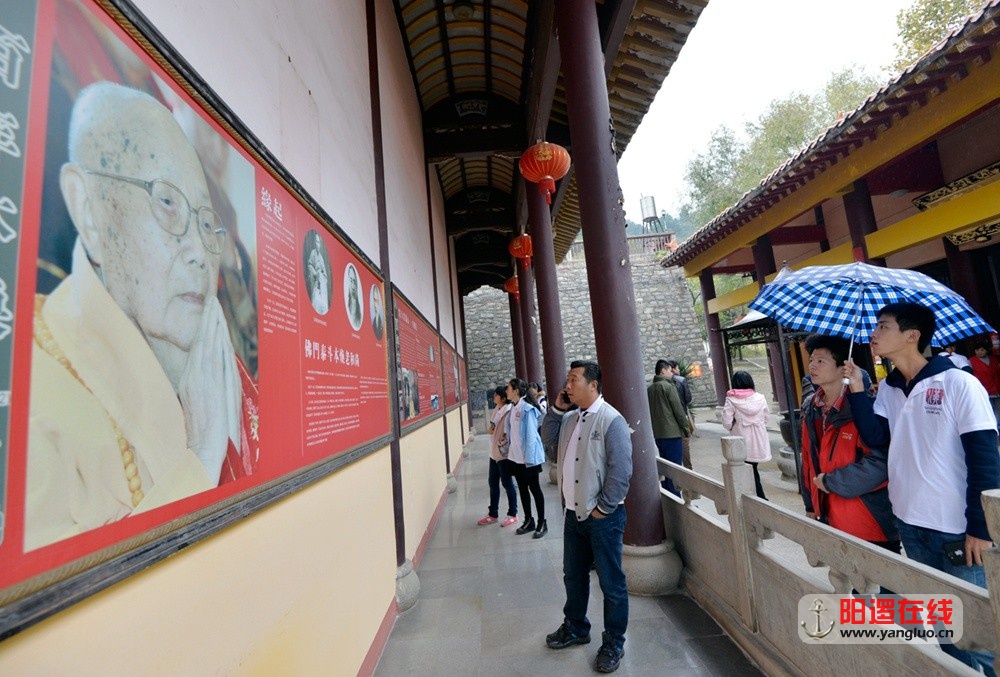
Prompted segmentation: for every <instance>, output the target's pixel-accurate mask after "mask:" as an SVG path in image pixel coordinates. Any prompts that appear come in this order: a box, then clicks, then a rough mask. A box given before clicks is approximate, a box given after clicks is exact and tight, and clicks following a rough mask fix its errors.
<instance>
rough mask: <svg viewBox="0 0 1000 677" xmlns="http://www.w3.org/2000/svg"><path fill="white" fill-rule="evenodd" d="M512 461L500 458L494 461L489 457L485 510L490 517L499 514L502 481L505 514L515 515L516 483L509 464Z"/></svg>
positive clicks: (511, 463)
mask: <svg viewBox="0 0 1000 677" xmlns="http://www.w3.org/2000/svg"><path fill="white" fill-rule="evenodd" d="M511 465H513V461H508V460H507V459H502V460H499V461H494V460H493V459H492V458H491V459H490V475H489V478H488V479H487V482H488V483H489V485H490V506H489V508H488V509H487V512H488V514H489V516H490V517H499V516H500V483H501V482H502V483H503V488H504V491H506V492H507V514H508V515H510V516H511V517H517V485H516V484H514V475H513V474H512V473H511V469H510V466H511Z"/></svg>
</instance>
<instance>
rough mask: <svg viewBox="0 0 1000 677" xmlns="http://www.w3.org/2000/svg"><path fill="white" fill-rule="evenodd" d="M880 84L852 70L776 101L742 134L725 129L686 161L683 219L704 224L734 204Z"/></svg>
mask: <svg viewBox="0 0 1000 677" xmlns="http://www.w3.org/2000/svg"><path fill="white" fill-rule="evenodd" d="M879 84H880V80H879V79H878V78H876V77H874V76H871V75H868V74H866V73H864V72H863V71H862V70H860V69H858V68H857V67H854V66H851V67H848V68H845V69H844V70H842V71H840V72H837V73H834V74H833V75H831V76H830V79H829V80H828V81H827V83H826V85H825V86H824V87H823V89H822V90H820V91H819V92H817V93H815V94H813V95H807V94H803V93H800V92H793V93H792V94H790V95H789V96H787V97H785V98H783V99H775V100H773V101H772V102H771V103H770V105H769V106H768V107H767V109H766V110H765V111H764V112H763V113H762V114H761V115H760V116H759V117H758V118H757V119H756V120H754V121H752V122H748V123H747V124H746V125H745V128H744V130H743V135H742V136H737V134H736V133H735V132H734V131H733V130H732V129H731V128H729V127H727V126H725V125H723V126H720V127H719V128H717V129H716V130H715V131H714V132H713V133H712V137H711V139H710V140H709V143H708V146H707V148H706V149H705V150H704V151H703V152H701V153H699V154H697V155H696V156H695V157H694V158H693V159H692V160H690V161H689V162H688V166H687V172H686V174H685V182H686V184H687V196H686V197H687V199H686V201H685V203H684V205H683V207H682V209H681V218H682V219H688V220H691V221H694V222H695V223H697V224H700V225H699V227H700V226H701V225H704V224H706V223H708V222H709V221H711V220H712V219H713V218H714V217H715V216H716V215H718V214H720V213H721V212H723V211H725V210H726V209H728V208H729V207H731V206H733V205H734V204H736V202H737V201H739V199H740V198H741V197H742V196H743V195H744V194H745V193H746V192H747V191H749V190H751V189H753V188H754V187H756V186H757V185H759V184H760V182H761V181H762V180H763V179H764V178H765V177H766V176H768V175H769V174H770V173H771V172H772V171H774V170H775V169H777V168H778V167H780V166H781V165H782V164H783V163H785V162H786V161H787V160H788V159H789V158H791V157H793V156H794V155H795V154H796V153H798V151H799V149H800V148H802V147H803V146H804V145H805V144H807V143H809V142H810V141H812V140H813V139H814V138H816V136H817V135H819V134H820V133H821V132H823V131H824V130H825V129H827V128H828V127H830V125H832V124H833V123H834V122H836V120H837V117H838V115H840V114H843V113H846V112H848V111H852V110H854V109H855V108H857V107H858V106H859V105H860V104H861V103H862V102H863V101H864V100H865V98H866V97H867V96H868V95H869V94H871V93H872V92H874V91H876V90H877V89H878V86H879Z"/></svg>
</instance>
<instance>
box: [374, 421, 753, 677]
mask: <svg viewBox="0 0 1000 677" xmlns="http://www.w3.org/2000/svg"><path fill="white" fill-rule="evenodd" d="M714 427H717V428H718V429H719V431H716V432H711V430H712V428H713V426H707V428H708V431H706V432H705V433H704V434H703V436H702V437H701V438H697V439H696V445H695V446H696V448H695V449H694V454H695V455H696V457H697V458H698V459H699V461H698V467H699V468H700V467H708V466H710V465H712V464H713V459H715V462H714V465H715V466H716V473H718V466H719V465H720V463H721V460H722V457H721V454H720V453H719V445H718V439H719V432H720V431H721V426H714ZM466 450H467V451H468V456H467V457H465V458H464V459H463V462H462V465H461V467H460V468H459V469H458V470H457V471H456V472H455V478H456V480H457V481H458V489H457V490H456V491H455V492H454V493H452V494H449V495H448V496H447V498H446V499H445V501H444V503H443V505H442V507H441V508H440V512H439V516H438V519H437V523H436V526H434V532H433V534H432V535H431V537H430V538H429V539H428V541H427V547H426V549H425V550H424V551H423V552H422V553H418V557H419V560H418V559H417V558H415V564H416V566H417V570H418V574H419V576H420V598H419V601H418V602H417V604H416V605H415V606H414V607H413V608H411V609H410V610H409V611H407V612H405V613H403V614H402V615H400V617H399V618H398V619H397V621H396V624H395V627H394V628H393V630H392V634H391V635H390V637H389V641H388V643H387V644H386V647H385V650H384V651H383V654H382V659H381V661H380V662H379V664H378V668H377V670H376V672H375V674H376V675H379V676H380V677H392V676H394V675H413V676H420V675H483V676H486V675H537V674H546V675H582V674H589V673H590V672H591V668H590V665H591V663H592V662H593V660H594V654H595V653H596V652H597V648H598V646H600V641H599V639H600V638H599V633H600V629H601V628H602V624H603V619H602V615H601V591H600V587H599V586H598V584H597V576H596V575H594V576H592V577H591V600H590V611H591V613H590V615H589V617H590V620H591V622H592V623H593V624H594V628H593V630H592V632H591V638H592V641H591V643H590V644H588V645H586V646H574V647H570V648H567V649H563V650H561V651H553V650H551V649H549V648H547V647H546V646H545V635H546V634H547V633H549V632H552V631H553V630H555V629H556V628H557V627H558V626H559V624H560V623H561V622H562V605H563V602H564V601H565V592H564V590H563V585H562V525H563V513H562V512H561V510H560V509H559V505H560V504H559V496H558V492H557V490H556V487H555V485H554V484H547V483H545V484H543V485H542V486H543V490H544V491H545V506H546V519H548V520H549V524H550V526H549V533H548V535H547V536H545V537H544V538H542V539H538V540H536V539H533V538H532V537H531V534H530V533H529V534H525V535H523V536H518V535H517V534H515V533H514V527H508V528H501V527H500V525H499V523H495V524H491V525H488V526H478V525H477V524H476V520H478V519H479V518H480V517H482V516H483V515H484V514H486V506H487V504H488V503H489V491H488V488H487V485H486V475H487V467H488V463H487V459H488V458H489V438H488V437H487V436H486V435H477V436H476V437H475V438H474V439H473V440H472V441H471V442H470V443H469V444H468V445H467V447H466ZM713 451H714V456H713V455H712V454H713ZM500 507H501V513H502V512H503V510H504V509H505V508H506V502H505V498H503V497H501V504H500ZM629 606H630V610H629V628H628V634H627V641H626V645H625V658H624V660H623V661H622V667H621V668H620V669H619V671H618V672H617V673H616V674H621V675H653V674H673V675H756V674H760V672H759V671H758V670H757V668H756V667H755V666H754V665H753V664H752V663H751V662H750V661H749V660H747V658H746V657H745V656H744V655H743V653H742V652H741V651H740V650H739V648H737V647H736V645H735V644H734V643H733V642H732V640H730V639H729V637H728V636H727V635H726V634H725V633H724V632H723V630H722V629H721V628H720V627H719V625H718V624H716V623H715V621H713V620H712V618H711V617H710V616H709V615H708V614H707V613H705V611H703V610H702V609H701V607H699V606H698V604H697V603H696V602H694V601H693V600H692V599H691V598H690V597H688V596H686V595H685V594H684V593H683V592H682V591H681V592H677V593H676V594H672V595H667V596H663V597H639V596H636V595H630V598H629Z"/></svg>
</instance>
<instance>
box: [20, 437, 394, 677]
mask: <svg viewBox="0 0 1000 677" xmlns="http://www.w3.org/2000/svg"><path fill="white" fill-rule="evenodd" d="M390 477H391V474H390V471H389V451H388V448H385V449H382V450H379V451H378V452H375V453H372V454H370V455H369V456H367V457H365V458H364V459H362V460H360V461H358V462H356V463H353V464H351V465H349V466H347V467H345V468H343V469H342V470H340V471H338V472H337V473H335V474H333V475H331V476H330V477H326V478H324V479H322V480H320V481H319V482H317V483H316V484H313V485H311V486H309V487H307V488H306V489H303V490H302V491H300V492H298V493H296V494H294V495H292V496H289V497H288V498H286V499H284V500H283V501H281V502H279V503H278V504H276V505H273V506H271V507H269V508H267V509H265V510H263V511H262V512H259V513H257V514H256V515H254V516H252V517H250V518H248V519H246V520H243V521H242V522H240V523H239V524H237V525H235V526H233V527H230V528H228V529H226V530H225V531H223V532H221V533H219V534H216V535H215V536H213V537H211V538H209V539H206V540H205V541H202V542H200V543H198V544H196V545H194V546H192V547H190V548H187V549H185V550H183V551H182V552H180V553H178V554H176V555H174V556H172V557H170V558H168V559H166V560H164V561H162V562H160V563H158V564H156V565H155V566H153V567H151V568H149V569H147V570H146V571H144V572H142V573H140V574H138V575H135V576H132V577H130V578H129V579H127V580H125V581H123V582H122V583H119V584H117V585H115V586H113V587H111V588H110V589H108V590H105V591H103V592H101V593H99V594H97V595H94V596H93V597H90V598H88V599H87V600H85V601H84V602H82V603H80V604H77V605H75V606H73V607H71V608H70V609H68V610H66V611H63V612H62V613H60V614H57V615H56V616H54V617H52V618H49V619H48V620H46V621H43V622H42V623H40V624H38V625H36V626H34V627H32V628H30V629H29V630H27V631H25V632H23V633H21V634H19V635H15V636H14V637H12V638H10V639H8V640H6V641H4V642H3V644H2V645H0V674H3V675H111V674H121V675H199V674H248V675H278V674H285V675H292V674H299V675H301V674H317V675H318V674H326V675H333V674H341V675H347V674H355V673H356V672H357V670H358V668H359V667H360V666H361V662H362V660H363V659H364V657H365V654H366V653H367V652H368V649H369V647H370V646H371V644H372V641H373V640H374V638H375V634H376V632H377V630H378V628H379V624H380V623H381V622H382V619H383V617H384V616H385V613H386V611H387V610H388V609H389V607H390V605H391V604H392V602H393V597H394V595H395V585H396V582H395V575H396V557H395V537H394V533H393V514H392V490H391V481H390Z"/></svg>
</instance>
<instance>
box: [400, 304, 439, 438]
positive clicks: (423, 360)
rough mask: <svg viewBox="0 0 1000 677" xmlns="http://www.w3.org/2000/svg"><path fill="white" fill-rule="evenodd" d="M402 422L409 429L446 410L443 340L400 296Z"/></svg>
mask: <svg viewBox="0 0 1000 677" xmlns="http://www.w3.org/2000/svg"><path fill="white" fill-rule="evenodd" d="M395 299H396V322H397V325H396V326H397V328H398V332H399V372H400V375H399V408H400V419H399V420H400V422H401V423H402V424H403V425H404V426H406V425H409V424H411V423H415V422H417V421H421V420H424V419H426V418H428V417H430V416H432V415H434V414H437V413H439V412H441V411H442V410H443V406H444V404H443V401H442V392H441V359H442V358H441V349H440V347H441V345H442V342H441V339H440V337H439V336H438V334H437V332H435V331H434V328H433V327H431V325H430V324H429V323H428V322H427V321H426V320H424V319H423V317H421V315H420V313H418V312H417V311H416V310H415V309H414V308H413V306H411V305H410V304H409V303H407V302H406V301H405V300H404V299H403V297H402V296H401V295H400V294H399V293H398V292H397V293H396V295H395Z"/></svg>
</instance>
